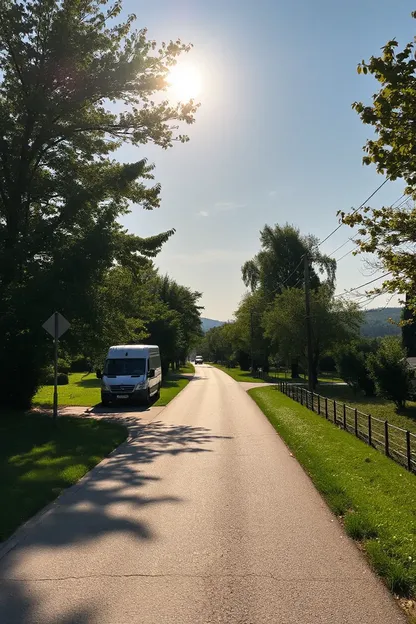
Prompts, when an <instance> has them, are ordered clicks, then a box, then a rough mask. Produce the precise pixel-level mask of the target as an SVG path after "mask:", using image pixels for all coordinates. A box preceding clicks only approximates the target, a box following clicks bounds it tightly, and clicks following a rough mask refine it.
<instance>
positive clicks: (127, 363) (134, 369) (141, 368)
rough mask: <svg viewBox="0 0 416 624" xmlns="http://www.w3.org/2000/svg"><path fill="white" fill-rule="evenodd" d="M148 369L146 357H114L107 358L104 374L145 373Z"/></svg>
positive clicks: (137, 374) (136, 374)
mask: <svg viewBox="0 0 416 624" xmlns="http://www.w3.org/2000/svg"><path fill="white" fill-rule="evenodd" d="M145 371H146V359H145V358H140V359H134V358H123V359H112V360H106V361H105V366H104V375H115V376H118V375H120V376H121V375H135V376H139V375H144V373H145Z"/></svg>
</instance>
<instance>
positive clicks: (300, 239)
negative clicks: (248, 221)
mask: <svg viewBox="0 0 416 624" xmlns="http://www.w3.org/2000/svg"><path fill="white" fill-rule="evenodd" d="M317 242H318V241H317V239H316V238H315V237H313V236H302V235H301V234H300V231H299V230H298V229H297V228H295V227H294V226H293V225H289V224H288V223H287V224H286V225H283V226H280V225H277V224H276V225H275V226H274V227H271V226H269V225H265V226H264V228H263V229H262V230H261V232H260V243H261V250H260V251H259V253H258V254H256V255H255V256H254V258H252V259H251V260H248V261H247V262H246V263H245V264H244V265H243V266H242V269H241V270H242V274H243V282H244V284H245V285H246V286H247V287H250V289H251V290H252V291H253V292H254V291H256V290H258V289H259V290H261V291H262V293H263V296H264V297H265V299H266V300H267V301H271V300H273V298H274V297H275V296H276V295H277V294H280V293H281V292H282V290H283V288H295V287H300V288H302V287H303V284H304V265H303V261H302V260H303V257H304V256H305V254H306V253H307V254H308V256H309V257H310V259H311V264H312V266H311V271H310V273H311V277H310V281H311V287H312V288H317V287H318V286H319V284H320V279H319V277H318V273H321V274H322V273H326V276H327V281H328V283H329V284H330V285H331V286H334V283H335V270H336V263H335V260H334V259H333V258H329V257H328V256H325V255H323V254H321V253H320V251H319V249H318V247H317ZM313 265H315V266H316V268H317V271H316V270H315V268H314V266H313Z"/></svg>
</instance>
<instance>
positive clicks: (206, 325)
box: [201, 317, 224, 333]
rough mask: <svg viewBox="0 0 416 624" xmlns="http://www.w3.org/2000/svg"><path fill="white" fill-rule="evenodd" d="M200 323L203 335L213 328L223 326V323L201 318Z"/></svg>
mask: <svg viewBox="0 0 416 624" xmlns="http://www.w3.org/2000/svg"><path fill="white" fill-rule="evenodd" d="M201 323H202V331H203V332H204V333H206V332H207V331H209V330H210V329H212V328H213V327H221V325H224V323H223V321H214V319H208V318H204V317H201Z"/></svg>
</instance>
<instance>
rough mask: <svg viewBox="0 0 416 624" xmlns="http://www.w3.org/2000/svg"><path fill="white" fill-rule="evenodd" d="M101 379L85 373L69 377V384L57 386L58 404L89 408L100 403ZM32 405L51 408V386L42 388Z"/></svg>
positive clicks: (73, 374)
mask: <svg viewBox="0 0 416 624" xmlns="http://www.w3.org/2000/svg"><path fill="white" fill-rule="evenodd" d="M100 388H101V379H97V377H96V376H95V375H94V374H92V375H87V376H85V373H72V374H71V375H69V384H68V385H66V386H58V403H59V405H60V406H64V405H81V406H85V407H91V406H92V405H97V403H99V402H100V401H101V390H100ZM33 405H41V406H42V407H52V405H53V386H43V388H40V390H39V391H38V393H37V394H36V395H35V397H34V399H33Z"/></svg>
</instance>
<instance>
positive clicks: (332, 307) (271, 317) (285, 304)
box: [263, 285, 362, 381]
mask: <svg viewBox="0 0 416 624" xmlns="http://www.w3.org/2000/svg"><path fill="white" fill-rule="evenodd" d="M305 318H306V310H305V297H304V294H303V292H302V291H301V290H299V289H297V288H289V289H286V290H284V291H283V292H282V294H281V295H278V296H277V297H276V298H275V300H274V302H273V304H272V305H271V306H270V307H269V308H268V310H267V312H266V313H265V315H264V320H263V324H264V329H265V334H266V336H267V337H268V338H269V339H270V340H271V341H272V342H273V344H274V346H275V349H276V350H277V352H278V353H279V354H280V357H281V358H282V359H283V360H284V361H290V360H292V359H293V358H300V359H301V362H302V363H303V365H304V367H305V368H306V364H307V351H306V348H307V337H306V323H305ZM361 321H362V314H361V313H360V312H359V310H358V309H357V307H356V305H355V304H353V303H347V302H344V301H342V300H340V299H335V298H334V297H332V296H331V291H330V288H329V287H328V286H327V285H323V286H321V287H320V288H319V289H317V290H315V291H312V292H311V325H312V354H313V367H314V377H315V379H314V381H316V380H317V377H318V366H319V360H320V358H321V356H322V355H324V354H326V353H327V352H328V351H330V350H331V349H333V348H334V346H335V345H337V344H342V343H343V342H345V343H347V342H349V341H350V340H351V339H352V338H354V337H357V336H358V335H359V328H360V324H361Z"/></svg>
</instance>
